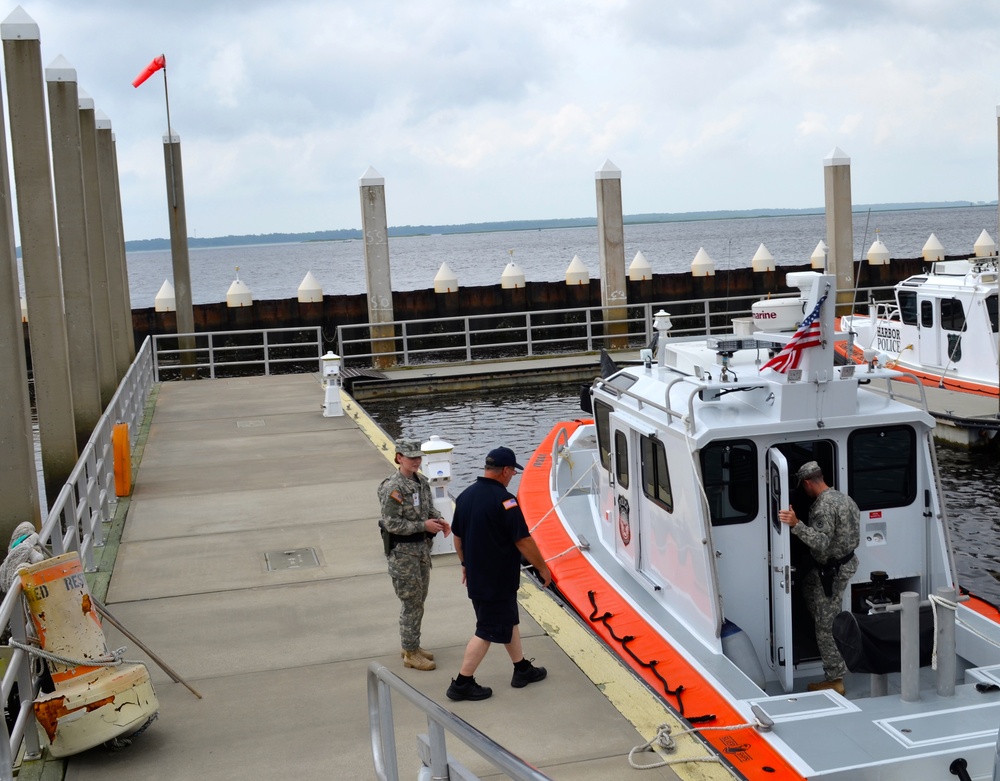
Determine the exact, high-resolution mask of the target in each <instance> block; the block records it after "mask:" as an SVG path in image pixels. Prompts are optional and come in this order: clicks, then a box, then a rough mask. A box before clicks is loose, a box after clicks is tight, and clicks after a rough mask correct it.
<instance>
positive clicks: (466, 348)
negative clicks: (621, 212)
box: [337, 288, 892, 367]
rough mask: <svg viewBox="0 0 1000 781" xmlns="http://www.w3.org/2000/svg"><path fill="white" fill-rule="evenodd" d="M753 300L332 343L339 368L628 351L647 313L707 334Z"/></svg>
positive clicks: (368, 334)
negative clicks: (660, 314) (662, 313)
mask: <svg viewBox="0 0 1000 781" xmlns="http://www.w3.org/2000/svg"><path fill="white" fill-rule="evenodd" d="M872 290H875V291H883V290H892V288H873V289H872ZM865 292H867V289H866V291H865ZM795 295H796V294H795V293H782V294H779V295H775V296H773V297H774V298H788V297H793V296H795ZM760 299H761V296H760V295H751V296H732V297H718V298H700V299H691V300H677V301H661V302H656V303H648V304H622V305H616V306H610V307H600V306H594V307H580V308H573V309H548V310H538V311H530V312H505V313H494V314H482V315H464V316H460V317H443V318H433V319H421V320H393V321H390V322H386V323H358V324H349V325H340V326H338V327H337V345H338V349H339V352H340V358H341V362H342V365H344V366H345V367H346V366H348V365H353V366H366V365H372V364H374V363H376V362H385V361H391V362H392V363H394V364H395V365H397V366H416V365H421V366H426V365H429V364H440V363H455V362H462V361H465V362H471V361H473V360H476V359H495V358H508V357H517V358H520V357H531V356H537V355H556V354H570V353H584V352H595V351H596V350H599V349H600V348H602V347H604V348H606V349H609V348H612V347H614V348H615V349H623V348H624V349H635V348H638V347H641V346H644V345H645V344H646V343H647V342H648V340H649V335H650V334H652V333H653V319H654V316H655V314H656V312H657V311H659V310H661V309H663V310H666V311H667V312H669V313H670V317H671V321H672V323H673V328H672V330H671V331H670V336H671V337H683V336H705V335H708V336H711V335H713V334H722V333H731V332H732V328H733V325H732V321H733V319H734V318H741V317H750V316H752V310H751V306H752V305H753V304H754V303H755V302H757V301H759V300H760Z"/></svg>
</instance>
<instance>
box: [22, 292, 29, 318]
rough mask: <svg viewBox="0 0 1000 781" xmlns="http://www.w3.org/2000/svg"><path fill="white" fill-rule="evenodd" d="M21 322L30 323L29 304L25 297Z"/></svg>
mask: <svg viewBox="0 0 1000 781" xmlns="http://www.w3.org/2000/svg"><path fill="white" fill-rule="evenodd" d="M21 322H22V323H26V322H28V302H27V301H25V300H24V296H21Z"/></svg>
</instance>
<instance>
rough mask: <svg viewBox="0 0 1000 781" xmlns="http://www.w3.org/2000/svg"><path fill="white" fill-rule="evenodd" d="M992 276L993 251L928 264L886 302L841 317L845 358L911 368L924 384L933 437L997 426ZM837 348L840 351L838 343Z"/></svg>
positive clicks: (960, 436) (971, 434)
mask: <svg viewBox="0 0 1000 781" xmlns="http://www.w3.org/2000/svg"><path fill="white" fill-rule="evenodd" d="M988 238H989V237H988V236H987V239H988ZM981 240H982V239H981ZM990 243H991V244H992V241H990ZM993 249H994V252H995V245H994V247H993ZM997 276H998V273H997V257H996V255H995V254H993V255H992V257H986V258H974V259H971V260H949V261H943V262H938V263H934V264H933V265H932V266H931V269H930V271H929V272H928V273H925V274H918V275H915V276H912V277H910V278H908V279H906V280H904V281H903V282H900V283H899V284H897V285H896V287H895V297H894V300H893V301H891V302H882V303H876V302H872V303H871V305H870V306H869V311H868V314H867V315H849V316H847V317H844V318H841V328H843V329H844V330H845V331H851V332H853V334H854V336H855V339H854V343H853V350H852V354H851V356H850V358H851V360H853V361H855V362H856V363H859V364H864V363H865V362H870V361H872V360H876V361H880V362H881V363H884V364H885V363H887V364H888V365H890V366H893V367H895V368H899V369H902V370H904V371H907V372H910V373H911V374H913V375H914V376H915V377H916V378H917V379H919V381H920V382H921V383H922V384H923V385H924V386H926V388H927V390H926V391H925V392H926V394H927V404H928V407H929V409H930V411H931V414H933V415H934V416H935V417H936V418H937V419H938V421H939V423H940V424H941V425H940V426H939V432H938V433H939V436H941V437H943V438H946V439H949V440H951V441H954V442H958V443H960V444H977V443H978V442H979V441H984V440H989V439H992V438H993V437H994V436H995V435H996V433H997V431H998V430H1000V415H998V412H1000V393H998V389H997V383H998V362H997V352H998V345H997V333H998V315H997ZM838 350H839V352H840V353H841V355H843V356H844V357H847V345H846V343H841V344H839V345H838Z"/></svg>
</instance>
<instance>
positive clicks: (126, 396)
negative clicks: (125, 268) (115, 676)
mask: <svg viewBox="0 0 1000 781" xmlns="http://www.w3.org/2000/svg"><path fill="white" fill-rule="evenodd" d="M152 387H153V351H152V343H151V341H150V339H148V338H147V339H146V340H145V341H144V342H143V344H142V347H141V348H140V349H139V352H138V354H137V355H136V358H135V361H133V363H132V366H131V367H129V370H128V372H127V373H126V374H125V377H124V379H123V380H122V381H121V383H120V384H119V386H118V390H117V391H116V392H115V395H114V396H113V397H112V399H111V402H110V403H109V404H108V407H107V409H106V410H105V411H104V414H103V415H101V417H100V419H99V420H98V422H97V425H96V426H95V427H94V432H93V434H91V436H90V440H89V441H88V442H87V444H86V445H85V446H84V448H83V452H82V453H81V455H80V458H79V460H78V461H77V463H76V466H75V467H74V468H73V471H72V472H71V473H70V476H69V479H68V480H67V481H66V484H65V485H64V486H63V487H62V489H61V490H60V491H59V494H58V496H56V499H55V501H54V502H53V503H52V506H51V508H50V509H49V511H48V514H47V515H46V516H45V517H44V519H43V521H42V528H41V530H40V531H39V532H38V540H39V543H40V544H41V545H43V546H46V547H47V548H48V549H49V550H50V551H51V554H52V556H59V555H62V554H63V553H69V552H70V551H76V552H78V553H79V554H80V560H81V562H82V563H83V566H84V568H85V569H86V570H87V571H88V572H92V571H93V570H94V548H95V547H99V546H101V545H102V544H103V532H102V524H103V523H106V522H110V521H111V520H112V516H113V505H114V504H115V503H116V502H117V497H116V493H115V468H114V445H113V443H112V432H113V430H114V427H115V425H116V424H118V423H127V424H128V431H129V438H130V440H131V442H132V443H133V444H134V443H135V441H136V439H137V437H138V436H139V428H140V425H141V423H142V419H143V415H144V413H145V405H146V399H147V398H148V396H149V391H150V389H151V388H152ZM0 627H4V628H5V629H6V630H7V631H8V632H9V634H10V637H11V638H12V639H13V640H15V641H18V642H20V643H25V642H26V639H25V638H26V637H27V620H26V617H25V613H24V609H23V607H22V601H21V582H20V579H15V580H14V582H13V583H12V584H11V586H10V589H9V590H8V592H7V594H6V596H5V597H4V599H3V602H0ZM15 685H16V686H17V692H18V697H19V700H20V706H19V707H18V709H17V713H16V717H15V719H14V724H13V727H12V728H11V729H10V730H9V731H8V730H7V729H4V730H3V733H2V734H0V781H10V780H11V779H13V778H14V775H13V763H14V757H15V756H16V755H17V752H18V750H19V749H20V747H21V743H22V741H23V742H24V748H25V752H24V755H25V758H26V759H37V758H38V757H39V756H40V755H41V752H40V746H39V740H38V731H37V729H36V728H35V717H34V711H33V709H32V701H33V700H34V698H35V695H36V694H37V693H38V681H37V680H36V679H35V678H34V676H33V675H32V672H31V664H30V658H29V656H28V654H27V652H25V651H23V650H21V649H20V648H15V649H13V651H12V653H11V654H10V656H9V658H8V662H7V668H6V670H5V671H4V674H3V679H2V684H0V701H2V702H3V703H5V704H8V705H9V704H10V703H11V693H12V692H13V690H14V686H15ZM11 715H12V716H13V715H14V714H11Z"/></svg>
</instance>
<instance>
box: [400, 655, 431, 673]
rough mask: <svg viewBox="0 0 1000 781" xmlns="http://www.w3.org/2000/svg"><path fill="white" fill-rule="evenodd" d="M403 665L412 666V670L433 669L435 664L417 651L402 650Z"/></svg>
mask: <svg viewBox="0 0 1000 781" xmlns="http://www.w3.org/2000/svg"><path fill="white" fill-rule="evenodd" d="M403 667H412V668H413V669H414V670H435V669H437V665H436V664H434V662H432V661H431V660H430V659H428V658H427V657H426V656H421V655H420V653H419V652H417V651H403Z"/></svg>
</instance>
